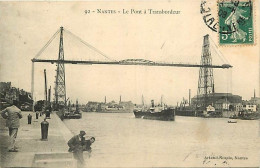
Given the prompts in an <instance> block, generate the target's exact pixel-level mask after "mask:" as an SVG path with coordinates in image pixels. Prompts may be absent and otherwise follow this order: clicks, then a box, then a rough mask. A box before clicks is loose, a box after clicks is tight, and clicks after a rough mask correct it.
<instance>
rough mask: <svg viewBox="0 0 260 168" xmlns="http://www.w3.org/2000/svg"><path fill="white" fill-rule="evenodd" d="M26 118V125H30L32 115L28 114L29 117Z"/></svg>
mask: <svg viewBox="0 0 260 168" xmlns="http://www.w3.org/2000/svg"><path fill="white" fill-rule="evenodd" d="M27 118H28V124H31V123H32V115H31V114H29V115H28V116H27Z"/></svg>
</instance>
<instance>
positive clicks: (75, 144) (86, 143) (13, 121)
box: [1, 102, 95, 165]
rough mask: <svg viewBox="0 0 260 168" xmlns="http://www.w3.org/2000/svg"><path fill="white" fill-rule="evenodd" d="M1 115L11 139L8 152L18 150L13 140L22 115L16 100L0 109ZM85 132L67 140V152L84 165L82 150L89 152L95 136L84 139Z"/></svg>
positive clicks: (79, 163)
mask: <svg viewBox="0 0 260 168" xmlns="http://www.w3.org/2000/svg"><path fill="white" fill-rule="evenodd" d="M1 116H2V117H3V118H4V119H6V127H8V129H9V136H10V139H11V143H10V146H9V147H8V151H9V152H18V147H16V146H15V140H16V137H17V133H18V128H19V127H20V119H21V118H22V117H23V116H22V113H21V110H20V109H19V108H18V107H17V104H16V102H14V103H13V105H12V106H10V107H7V108H5V109H4V110H2V111H1ZM85 135H86V132H85V131H80V133H79V134H78V135H75V136H73V137H72V138H71V139H70V140H69V141H68V146H69V152H72V153H73V155H74V158H75V159H77V161H78V165H84V157H83V151H88V152H89V153H90V152H91V144H92V143H94V142H95V137H91V138H90V139H87V140H86V139H85V137H84V136H85Z"/></svg>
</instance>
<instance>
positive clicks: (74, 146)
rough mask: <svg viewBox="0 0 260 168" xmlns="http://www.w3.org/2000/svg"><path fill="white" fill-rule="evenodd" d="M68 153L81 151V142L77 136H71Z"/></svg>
mask: <svg viewBox="0 0 260 168" xmlns="http://www.w3.org/2000/svg"><path fill="white" fill-rule="evenodd" d="M68 145H69V147H70V148H69V152H76V151H83V146H82V141H81V140H80V137H79V135H75V136H73V137H72V138H71V139H70V140H69V141H68Z"/></svg>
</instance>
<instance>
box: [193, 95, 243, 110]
mask: <svg viewBox="0 0 260 168" xmlns="http://www.w3.org/2000/svg"><path fill="white" fill-rule="evenodd" d="M239 103H242V97H241V96H239V95H233V94H231V93H211V94H208V95H207V98H205V96H204V95H198V96H195V97H193V98H192V99H191V106H193V107H196V108H198V109H201V110H205V109H206V107H207V106H208V105H213V106H214V107H215V108H216V110H228V111H230V110H232V111H233V110H235V106H236V105H238V104H239Z"/></svg>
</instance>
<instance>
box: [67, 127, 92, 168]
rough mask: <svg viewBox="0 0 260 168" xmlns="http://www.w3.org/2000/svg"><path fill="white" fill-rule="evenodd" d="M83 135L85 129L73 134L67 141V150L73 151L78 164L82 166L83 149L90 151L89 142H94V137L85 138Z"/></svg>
mask: <svg viewBox="0 0 260 168" xmlns="http://www.w3.org/2000/svg"><path fill="white" fill-rule="evenodd" d="M85 135H86V132H85V131H80V133H79V134H78V135H75V136H73V137H72V138H71V139H70V140H69V141H68V146H69V152H72V153H73V155H74V158H75V159H76V160H77V161H78V165H79V166H82V165H84V163H85V161H84V157H83V151H87V152H89V153H91V144H92V143H94V142H95V137H91V138H90V139H88V140H86V139H85V137H84V136H85Z"/></svg>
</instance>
